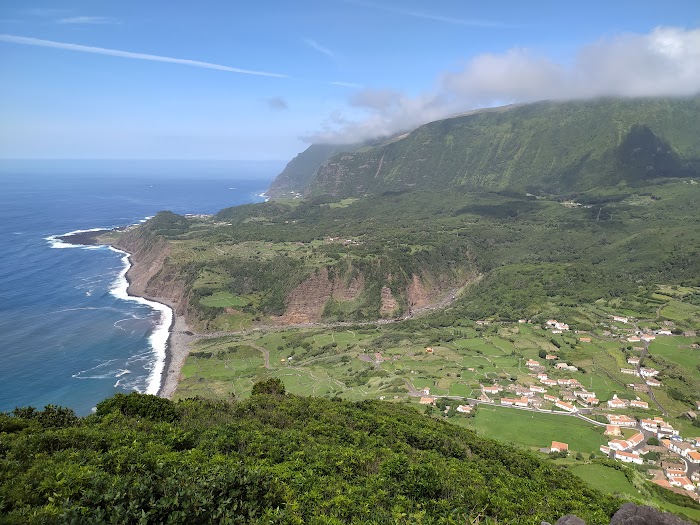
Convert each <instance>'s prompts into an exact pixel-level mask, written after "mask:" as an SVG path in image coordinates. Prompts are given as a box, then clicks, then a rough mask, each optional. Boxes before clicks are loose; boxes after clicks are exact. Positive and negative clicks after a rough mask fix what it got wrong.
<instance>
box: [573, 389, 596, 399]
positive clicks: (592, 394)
mask: <svg viewBox="0 0 700 525" xmlns="http://www.w3.org/2000/svg"><path fill="white" fill-rule="evenodd" d="M574 394H575V395H576V396H578V397H580V398H581V399H592V398H594V397H595V392H589V391H588V390H577V391H576V392H574Z"/></svg>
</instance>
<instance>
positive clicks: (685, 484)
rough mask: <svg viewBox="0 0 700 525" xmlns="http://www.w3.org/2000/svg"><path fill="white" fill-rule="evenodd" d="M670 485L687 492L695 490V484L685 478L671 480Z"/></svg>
mask: <svg viewBox="0 0 700 525" xmlns="http://www.w3.org/2000/svg"><path fill="white" fill-rule="evenodd" d="M669 483H670V484H671V486H673V487H681V488H682V489H685V490H695V484H694V483H693V482H692V481H690V480H689V479H688V478H686V477H685V476H684V477H682V478H673V479H671V480H669Z"/></svg>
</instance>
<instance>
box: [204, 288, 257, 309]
mask: <svg viewBox="0 0 700 525" xmlns="http://www.w3.org/2000/svg"><path fill="white" fill-rule="evenodd" d="M199 302H200V303H202V304H203V305H204V306H218V307H241V306H246V305H247V304H249V302H250V301H248V300H247V299H244V298H243V297H239V296H237V295H233V294H232V293H231V292H224V291H220V292H216V293H214V294H212V295H210V296H208V297H202V298H201V299H200V300H199Z"/></svg>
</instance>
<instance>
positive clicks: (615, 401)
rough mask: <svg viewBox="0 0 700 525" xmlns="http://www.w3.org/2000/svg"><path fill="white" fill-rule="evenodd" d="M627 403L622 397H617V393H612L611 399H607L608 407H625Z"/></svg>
mask: <svg viewBox="0 0 700 525" xmlns="http://www.w3.org/2000/svg"><path fill="white" fill-rule="evenodd" d="M628 405H629V403H628V402H627V401H625V400H624V399H619V398H618V397H617V394H613V397H612V399H609V400H608V407H609V408H626V407H627V406H628Z"/></svg>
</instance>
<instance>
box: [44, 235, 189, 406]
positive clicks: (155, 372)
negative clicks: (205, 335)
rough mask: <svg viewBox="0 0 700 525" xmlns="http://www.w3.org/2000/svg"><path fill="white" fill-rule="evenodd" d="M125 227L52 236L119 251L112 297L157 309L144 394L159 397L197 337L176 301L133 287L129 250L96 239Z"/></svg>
mask: <svg viewBox="0 0 700 525" xmlns="http://www.w3.org/2000/svg"><path fill="white" fill-rule="evenodd" d="M127 228H128V227H125V226H120V227H117V228H109V229H108V228H94V229H91V230H79V231H75V232H70V233H67V234H64V235H56V236H54V237H53V239H52V240H53V241H54V242H55V243H60V244H61V246H56V247H66V248H67V247H90V246H94V247H95V248H97V247H98V246H106V247H108V248H109V249H110V250H112V251H114V252H117V253H120V254H122V255H123V258H122V260H123V262H124V269H123V270H122V272H120V274H119V276H118V277H117V280H116V282H115V284H114V286H113V288H112V290H111V293H112V294H113V295H115V296H116V297H118V298H120V299H123V300H127V301H129V300H130V301H137V302H140V303H142V304H147V305H148V306H149V307H151V308H152V309H154V310H157V311H158V312H160V320H159V322H158V325H157V326H156V327H155V328H154V330H153V332H152V333H151V335H150V336H149V338H148V340H149V344H150V346H151V348H152V350H153V352H154V357H155V361H154V365H153V369H152V370H151V372H150V374H149V377H148V380H147V388H146V392H145V393H147V394H153V395H157V396H159V397H166V398H168V399H170V398H172V396H173V394H174V393H175V390H176V388H177V385H178V382H179V379H180V372H181V370H182V366H183V364H184V362H185V359H186V358H187V355H188V354H189V351H190V345H191V344H192V343H193V342H194V341H196V340H197V339H198V337H197V336H196V335H195V334H194V333H192V332H191V331H190V330H189V327H188V326H187V322H186V321H185V319H184V317H182V316H178V315H177V314H176V313H175V312H176V310H177V305H175V304H174V303H173V302H172V301H171V300H169V299H166V298H163V297H153V296H150V295H148V294H147V293H145V292H142V293H139V292H137V291H136V290H134V288H135V286H134V273H135V272H137V271H138V268H137V265H138V261H135V260H134V257H133V254H132V253H130V252H128V251H126V250H124V249H123V248H121V247H117V246H115V245H114V244H112V243H111V242H105V241H103V240H101V239H100V237H101V236H102V235H108V234H110V233H114V232H123V231H125V230H126V229H127Z"/></svg>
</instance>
